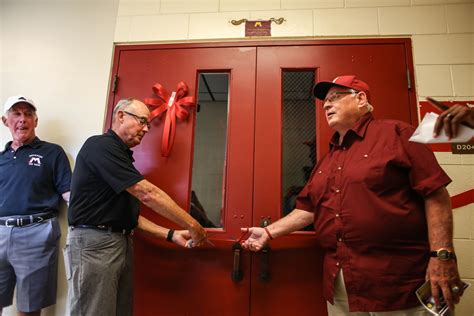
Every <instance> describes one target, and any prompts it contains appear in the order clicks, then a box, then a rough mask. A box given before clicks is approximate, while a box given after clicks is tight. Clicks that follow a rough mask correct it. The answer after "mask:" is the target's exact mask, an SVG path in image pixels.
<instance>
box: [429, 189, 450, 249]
mask: <svg viewBox="0 0 474 316" xmlns="http://www.w3.org/2000/svg"><path fill="white" fill-rule="evenodd" d="M425 212H426V221H427V224H428V235H429V242H430V247H431V250H437V249H439V248H447V249H453V213H452V210H451V199H450V197H449V194H448V191H447V190H446V188H445V187H442V188H440V189H438V190H436V191H435V192H433V193H432V194H430V195H429V196H428V197H427V198H426V199H425Z"/></svg>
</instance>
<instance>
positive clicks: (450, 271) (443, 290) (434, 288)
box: [426, 258, 464, 310]
mask: <svg viewBox="0 0 474 316" xmlns="http://www.w3.org/2000/svg"><path fill="white" fill-rule="evenodd" d="M426 278H427V279H429V280H430V282H431V294H432V295H433V298H434V300H435V303H436V305H437V306H439V304H440V303H439V296H440V294H442V295H443V297H444V301H445V302H446V304H447V305H448V307H449V309H450V310H454V304H457V303H459V298H460V297H461V296H462V294H463V292H464V289H463V286H462V282H461V279H460V278H459V272H458V267H457V264H456V261H455V260H452V259H451V260H439V259H438V258H431V259H430V262H429V264H428V270H427V271H426ZM454 287H457V288H458V289H459V292H457V293H455V291H453V290H452V289H453V288H454Z"/></svg>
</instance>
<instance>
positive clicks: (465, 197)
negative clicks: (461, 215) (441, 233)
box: [451, 189, 474, 209]
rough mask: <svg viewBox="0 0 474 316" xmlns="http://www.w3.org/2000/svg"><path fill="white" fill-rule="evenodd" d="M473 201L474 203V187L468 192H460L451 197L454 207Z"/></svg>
mask: <svg viewBox="0 0 474 316" xmlns="http://www.w3.org/2000/svg"><path fill="white" fill-rule="evenodd" d="M471 203H474V189H470V190H467V191H466V192H463V193H459V194H456V195H454V196H452V197H451V205H452V208H453V209H455V208H458V207H462V206H465V205H468V204H471Z"/></svg>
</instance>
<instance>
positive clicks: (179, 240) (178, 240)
mask: <svg viewBox="0 0 474 316" xmlns="http://www.w3.org/2000/svg"><path fill="white" fill-rule="evenodd" d="M171 240H172V241H173V242H174V243H175V244H177V245H179V246H181V247H186V244H187V243H188V242H189V241H190V240H191V234H190V233H189V231H187V230H175V231H174V234H173V238H172V239H171Z"/></svg>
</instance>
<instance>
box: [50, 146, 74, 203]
mask: <svg viewBox="0 0 474 316" xmlns="http://www.w3.org/2000/svg"><path fill="white" fill-rule="evenodd" d="M57 151H58V154H57V156H56V159H55V160H54V170H53V173H54V185H55V187H56V190H57V191H58V192H59V194H63V193H66V192H68V191H70V190H71V165H70V164H69V160H68V159H67V156H66V153H65V152H64V150H63V149H62V147H61V146H57Z"/></svg>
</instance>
